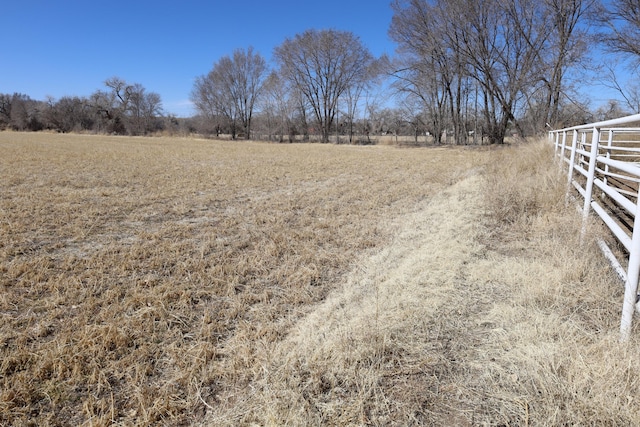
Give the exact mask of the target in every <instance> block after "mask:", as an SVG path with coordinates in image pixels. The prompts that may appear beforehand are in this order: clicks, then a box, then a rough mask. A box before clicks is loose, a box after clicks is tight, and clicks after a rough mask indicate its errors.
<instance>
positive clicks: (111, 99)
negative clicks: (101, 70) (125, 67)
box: [89, 77, 162, 135]
mask: <svg viewBox="0 0 640 427" xmlns="http://www.w3.org/2000/svg"><path fill="white" fill-rule="evenodd" d="M104 84H105V86H106V87H107V88H108V89H109V90H107V91H100V90H98V91H96V92H94V93H93V94H92V95H91V97H90V98H89V103H90V105H92V107H93V108H94V110H95V113H96V116H97V117H96V119H97V120H96V122H97V123H96V126H97V127H98V129H97V130H98V131H103V132H108V133H116V134H127V133H128V134H130V135H142V134H146V133H148V132H151V131H153V130H155V129H156V123H157V124H159V123H161V122H160V121H158V120H159V118H160V117H161V115H162V100H161V98H160V95H158V94H157V93H155V92H147V91H146V89H145V88H144V87H143V86H142V85H141V84H139V83H133V84H129V83H127V82H126V81H125V80H123V79H121V78H119V77H111V78H109V79H107V80H106V81H105V83H104Z"/></svg>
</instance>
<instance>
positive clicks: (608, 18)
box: [594, 0, 640, 64]
mask: <svg viewBox="0 0 640 427" xmlns="http://www.w3.org/2000/svg"><path fill="white" fill-rule="evenodd" d="M594 15H595V16H597V17H598V21H599V23H600V24H601V31H600V32H599V38H600V40H601V41H602V42H603V43H604V44H605V45H606V46H607V47H608V48H609V49H610V50H611V51H612V52H614V53H622V54H624V55H626V56H628V57H630V58H632V59H633V60H634V61H635V62H636V63H639V64H640V0H610V1H608V2H607V4H606V5H603V4H600V5H599V8H598V11H597V13H596V14H594Z"/></svg>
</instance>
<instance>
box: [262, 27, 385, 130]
mask: <svg viewBox="0 0 640 427" xmlns="http://www.w3.org/2000/svg"><path fill="white" fill-rule="evenodd" d="M274 56H275V59H276V61H277V63H278V65H279V66H280V73H281V75H282V76H283V77H284V78H285V79H287V80H288V81H289V82H290V83H291V85H292V87H294V88H295V89H296V90H297V91H298V92H299V93H300V94H302V97H303V98H304V101H306V103H308V105H309V106H310V108H311V109H312V111H313V115H314V116H315V119H316V121H317V123H318V126H319V128H320V132H321V135H322V142H328V141H329V134H330V133H331V129H332V126H333V124H334V121H335V119H336V114H337V112H338V102H339V99H340V97H341V96H343V95H344V94H345V93H346V92H347V91H348V90H349V89H350V88H351V89H354V88H356V87H357V86H358V85H359V84H363V82H365V81H366V80H367V79H368V78H370V77H371V74H370V67H371V66H372V64H373V63H374V58H373V56H372V55H371V53H370V52H369V50H368V49H367V48H365V47H364V45H363V44H362V42H361V41H360V39H359V38H358V37H356V36H355V35H354V34H353V33H350V32H346V31H337V30H322V31H317V30H307V31H305V32H304V33H302V34H298V35H296V36H295V37H294V38H292V39H289V38H287V39H286V40H285V41H284V42H283V43H282V44H281V45H280V46H278V47H276V49H275V51H274ZM302 105H303V104H302ZM304 110H305V109H304V108H302V111H304Z"/></svg>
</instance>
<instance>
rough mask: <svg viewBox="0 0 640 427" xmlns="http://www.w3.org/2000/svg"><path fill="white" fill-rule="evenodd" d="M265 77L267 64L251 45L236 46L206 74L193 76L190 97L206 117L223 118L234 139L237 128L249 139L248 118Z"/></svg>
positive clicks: (249, 118) (250, 115) (250, 117)
mask: <svg viewBox="0 0 640 427" xmlns="http://www.w3.org/2000/svg"><path fill="white" fill-rule="evenodd" d="M266 76H267V64H266V61H265V60H264V58H263V57H262V56H261V55H260V54H259V53H255V52H254V51H253V48H252V47H249V48H248V49H247V50H246V51H245V50H243V49H237V50H235V51H234V52H233V55H232V56H224V57H222V58H220V60H219V61H218V62H216V63H215V64H214V65H213V68H212V69H211V71H210V72H209V73H208V74H207V75H204V76H200V77H197V78H196V82H195V84H194V87H193V90H192V91H191V100H192V101H193V103H194V105H195V107H196V110H197V111H198V112H199V113H200V114H202V115H204V116H206V117H210V118H214V117H216V116H223V117H226V118H227V119H228V121H229V123H230V125H231V133H232V138H233V139H235V138H236V135H237V132H238V129H240V131H241V132H242V133H243V135H244V137H245V138H246V139H249V138H250V137H251V119H252V117H253V114H254V109H255V107H256V102H257V100H258V97H259V96H260V93H261V91H262V87H263V85H264V81H265V78H266Z"/></svg>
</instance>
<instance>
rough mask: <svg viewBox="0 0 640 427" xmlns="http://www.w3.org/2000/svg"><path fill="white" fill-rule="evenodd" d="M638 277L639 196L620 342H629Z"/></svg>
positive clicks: (639, 248)
mask: <svg viewBox="0 0 640 427" xmlns="http://www.w3.org/2000/svg"><path fill="white" fill-rule="evenodd" d="M639 276H640V195H639V197H638V200H637V202H636V217H635V218H634V220H633V235H632V236H631V251H630V252H629V268H628V269H627V282H626V283H625V286H624V302H623V305H622V319H621V320H620V341H622V342H625V341H627V340H629V334H630V333H631V321H632V320H633V308H634V306H635V305H636V300H637V298H638V297H637V295H638V277H639Z"/></svg>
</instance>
